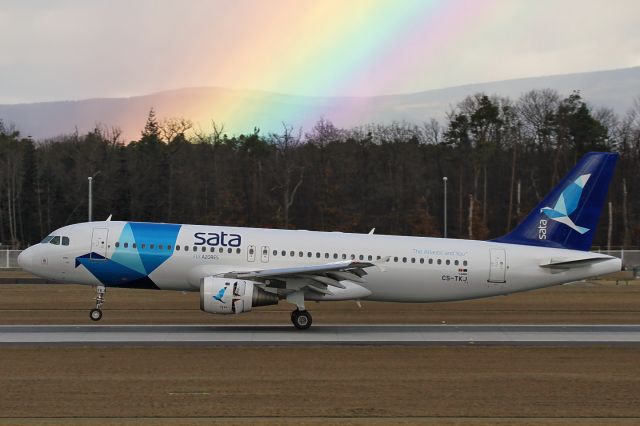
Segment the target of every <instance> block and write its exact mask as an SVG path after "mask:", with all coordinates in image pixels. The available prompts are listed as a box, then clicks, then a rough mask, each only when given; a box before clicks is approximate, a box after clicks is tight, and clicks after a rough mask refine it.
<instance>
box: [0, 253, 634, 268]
mask: <svg viewBox="0 0 640 426" xmlns="http://www.w3.org/2000/svg"><path fill="white" fill-rule="evenodd" d="M594 251H595V252H597V253H603V254H608V255H610V256H615V257H619V258H620V259H622V265H623V267H624V268H625V269H626V270H629V271H630V270H632V269H634V268H640V250H594ZM20 252H21V250H0V269H7V268H20V265H18V255H19V254H20Z"/></svg>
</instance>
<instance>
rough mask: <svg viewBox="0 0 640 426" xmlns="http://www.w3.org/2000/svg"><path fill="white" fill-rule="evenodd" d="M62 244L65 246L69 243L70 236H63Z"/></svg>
mask: <svg viewBox="0 0 640 426" xmlns="http://www.w3.org/2000/svg"><path fill="white" fill-rule="evenodd" d="M62 245H63V246H68V245H69V237H62Z"/></svg>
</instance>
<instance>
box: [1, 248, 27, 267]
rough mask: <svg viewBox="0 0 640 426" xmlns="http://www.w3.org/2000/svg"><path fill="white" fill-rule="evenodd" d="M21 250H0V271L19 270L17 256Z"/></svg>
mask: <svg viewBox="0 0 640 426" xmlns="http://www.w3.org/2000/svg"><path fill="white" fill-rule="evenodd" d="M21 251H22V250H0V269H7V268H19V267H20V265H18V255H19V254H20V252H21Z"/></svg>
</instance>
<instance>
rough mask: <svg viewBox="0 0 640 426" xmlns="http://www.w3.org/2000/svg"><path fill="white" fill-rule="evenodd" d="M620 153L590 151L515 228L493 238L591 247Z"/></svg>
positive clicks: (527, 243)
mask: <svg viewBox="0 0 640 426" xmlns="http://www.w3.org/2000/svg"><path fill="white" fill-rule="evenodd" d="M617 160H618V154H614V153H608V152H590V153H588V154H586V155H585V156H584V157H582V159H581V160H580V162H578V164H576V165H575V167H574V168H573V169H571V171H569V173H568V174H567V175H566V176H565V177H564V179H562V180H561V181H560V183H559V184H558V185H557V186H556V187H555V188H553V190H551V192H550V193H549V194H548V195H547V196H546V197H545V198H544V200H542V202H541V203H540V204H538V205H537V206H536V207H535V208H534V209H533V211H531V213H529V215H528V216H527V217H526V218H525V219H524V220H523V221H522V222H521V223H520V224H519V225H518V226H516V227H515V228H514V229H513V230H512V231H511V232H509V233H508V234H506V235H504V236H502V237H500V238H497V239H495V240H493V241H497V242H502V243H509V244H524V245H533V246H542V247H557V248H567V249H573V250H583V251H587V250H589V249H590V248H591V243H592V241H593V236H594V234H595V230H596V226H597V225H598V221H599V219H600V212H601V211H602V206H603V205H604V201H605V199H606V197H607V192H608V190H609V183H610V182H611V178H612V177H613V171H614V169H615V166H616V161H617Z"/></svg>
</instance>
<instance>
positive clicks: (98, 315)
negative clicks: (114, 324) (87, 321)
mask: <svg viewBox="0 0 640 426" xmlns="http://www.w3.org/2000/svg"><path fill="white" fill-rule="evenodd" d="M106 291H107V289H106V288H105V286H103V285H98V286H96V307H95V309H92V310H91V311H90V312H89V318H91V319H92V320H93V321H100V320H101V319H102V310H101V309H100V308H102V305H103V304H104V294H105V292H106Z"/></svg>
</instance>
